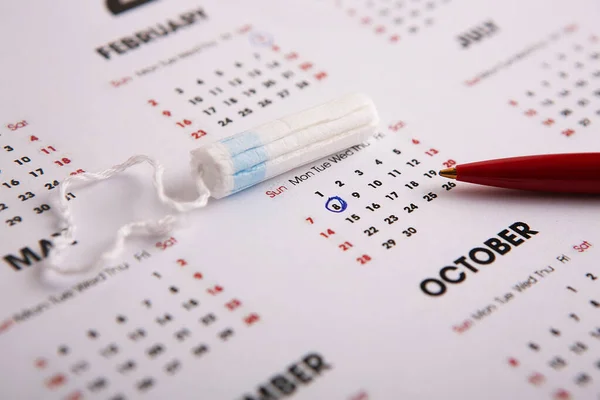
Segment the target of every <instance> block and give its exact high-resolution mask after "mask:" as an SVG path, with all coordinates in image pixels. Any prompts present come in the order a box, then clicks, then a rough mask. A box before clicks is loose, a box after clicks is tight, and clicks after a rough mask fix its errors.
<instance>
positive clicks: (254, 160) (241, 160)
mask: <svg viewBox="0 0 600 400" xmlns="http://www.w3.org/2000/svg"><path fill="white" fill-rule="evenodd" d="M267 159H268V155H267V151H266V150H265V147H264V146H260V147H255V148H253V149H250V150H246V151H244V152H243V153H240V154H238V155H236V156H233V158H232V161H233V173H234V174H235V173H237V172H239V171H243V170H245V169H248V168H251V167H253V166H255V165H257V164H260V163H263V162H265V161H267Z"/></svg>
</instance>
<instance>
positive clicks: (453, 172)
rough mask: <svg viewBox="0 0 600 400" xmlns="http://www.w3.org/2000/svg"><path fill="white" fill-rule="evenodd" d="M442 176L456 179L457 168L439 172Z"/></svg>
mask: <svg viewBox="0 0 600 400" xmlns="http://www.w3.org/2000/svg"><path fill="white" fill-rule="evenodd" d="M438 174H439V175H440V176H443V177H444V178H449V179H456V168H446V169H443V170H441V171H440V172H438Z"/></svg>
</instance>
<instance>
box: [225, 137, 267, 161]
mask: <svg viewBox="0 0 600 400" xmlns="http://www.w3.org/2000/svg"><path fill="white" fill-rule="evenodd" d="M221 144H223V146H225V147H226V148H227V150H228V151H229V154H231V157H233V156H235V155H238V154H240V153H243V152H244V151H246V150H248V149H252V148H254V147H260V146H262V144H263V143H262V140H260V136H258V134H257V133H256V132H252V131H247V132H241V133H238V134H236V135H233V136H231V137H228V138H227V139H223V140H221Z"/></svg>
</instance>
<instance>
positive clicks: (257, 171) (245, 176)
mask: <svg viewBox="0 0 600 400" xmlns="http://www.w3.org/2000/svg"><path fill="white" fill-rule="evenodd" d="M266 172H267V167H266V165H265V163H260V164H256V165H254V166H253V167H251V168H248V169H245V170H243V171H239V172H237V173H235V174H234V175H233V189H232V190H231V193H235V192H238V191H240V190H242V189H245V188H247V187H250V186H253V185H256V184H257V183H259V182H262V181H264V180H265V175H266Z"/></svg>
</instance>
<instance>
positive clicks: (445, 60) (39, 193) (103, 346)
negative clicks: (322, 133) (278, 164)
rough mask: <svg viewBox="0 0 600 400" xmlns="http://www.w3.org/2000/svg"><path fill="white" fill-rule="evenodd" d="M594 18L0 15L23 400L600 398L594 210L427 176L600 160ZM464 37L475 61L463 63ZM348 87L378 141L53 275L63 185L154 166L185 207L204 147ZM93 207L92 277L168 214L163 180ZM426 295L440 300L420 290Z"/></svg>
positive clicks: (106, 194)
mask: <svg viewBox="0 0 600 400" xmlns="http://www.w3.org/2000/svg"><path fill="white" fill-rule="evenodd" d="M109 3H111V2H109ZM123 3H125V2H123ZM112 4H117V5H118V4H120V3H119V2H112ZM127 4H128V5H129V6H134V5H135V3H134V2H133V3H132V2H129V3H127ZM599 12H600V8H599V6H598V4H597V3H596V2H592V1H575V2H568V3H567V2H563V3H552V4H550V3H548V2H544V1H533V0H532V1H527V2H521V1H507V2H501V3H500V2H492V1H458V0H452V1H441V0H432V1H412V0H411V1H409V0H405V1H353V2H346V1H313V2H268V1H261V2H252V3H251V4H250V3H249V2H241V1H240V2H222V1H208V0H207V1H204V2H201V3H198V2H192V1H184V0H182V1H178V2H167V1H165V0H155V1H151V2H148V3H147V4H143V5H139V6H137V7H133V8H131V9H129V10H127V11H124V12H122V13H120V14H118V15H113V14H112V13H111V12H109V11H108V8H107V7H106V4H105V2H104V1H101V0H96V1H93V2H77V1H64V2H62V3H61V4H58V3H56V2H46V3H43V2H33V1H20V2H18V3H16V2H12V3H5V4H2V5H1V6H0V15H1V20H2V24H0V34H1V35H2V37H3V41H2V43H3V46H2V47H3V51H2V54H3V57H2V63H1V67H0V68H1V71H2V74H0V87H1V88H2V90H1V93H0V110H1V114H0V118H1V121H0V125H1V128H0V133H1V136H0V145H1V147H2V148H1V149H0V155H1V157H2V158H1V159H0V203H2V204H3V205H4V206H3V207H1V208H2V209H1V210H0V214H1V216H2V219H1V220H2V223H3V224H2V227H0V230H1V232H2V240H1V241H0V250H1V254H0V255H1V257H0V281H1V282H2V294H1V296H2V301H1V302H0V318H1V319H0V321H1V322H0V350H1V353H2V355H3V361H2V362H1V363H0V373H1V374H2V375H1V376H2V377H3V379H2V385H1V386H0V393H1V394H2V398H7V399H17V398H18V399H21V398H23V399H36V398H52V399H54V398H56V399H77V398H108V399H117V398H128V399H132V398H150V399H161V398H167V397H171V398H190V399H279V398H284V397H286V396H287V397H292V398H294V399H347V400H358V399H361V400H365V399H432V398H457V399H458V398H461V399H482V398H486V399H507V398H514V399H517V398H518V399H532V398H540V399H571V398H573V399H575V398H581V399H592V398H597V397H598V396H600V364H599V363H600V358H599V354H600V351H599V349H600V331H599V329H600V325H599V323H600V290H599V289H600V283H598V282H600V279H598V278H597V277H600V270H599V267H598V261H597V260H598V255H597V254H596V253H597V251H598V248H599V247H600V236H599V233H598V232H599V228H600V218H599V217H598V215H599V203H598V199H596V198H594V197H569V196H558V195H556V196H550V195H537V194H529V193H522V192H513V191H504V190H499V189H490V188H480V187H473V186H469V185H467V184H461V183H458V184H456V186H451V185H450V183H449V182H447V181H446V180H445V179H443V178H440V177H438V176H436V175H435V174H433V173H431V172H430V171H434V172H436V171H438V170H439V169H441V168H444V167H446V166H451V165H453V163H455V162H456V163H459V162H469V161H476V160H482V159H486V158H496V157H504V156H517V155H526V154H541V153H556V152H579V151H600V136H599V135H598V126H599V124H600V93H598V91H599V90H600V56H598V54H600V36H598V35H600V31H598V28H597V19H598V15H599ZM182 14H183V15H184V17H183V19H182V17H180V16H181V15H182ZM168 21H174V22H175V23H176V24H177V26H173V25H171V28H170V30H171V32H170V33H168V34H167V35H166V36H161V37H158V32H159V31H160V30H161V29H163V28H165V27H168V23H169V22H168ZM186 21H187V22H188V23H189V22H193V23H190V24H189V25H188V26H185V27H183V25H184V24H185V23H186ZM159 24H160V26H157V25H159ZM151 28H152V29H154V31H153V33H151V32H150V31H149V29H151ZM173 28H178V29H176V31H175V32H173ZM473 30H475V33H474V32H473ZM138 32H141V33H140V34H139V36H136V33H138ZM468 33H469V34H470V35H471V37H476V38H478V39H479V40H477V41H473V42H472V43H471V42H469V44H468V45H466V47H464V46H465V43H467V39H464V38H462V39H461V37H462V36H466V35H467V34H468ZM150 37H152V40H150V39H149V38H150ZM124 38H125V39H124ZM142 39H144V40H147V43H144V42H143V40H142ZM111 43H112V47H111ZM128 46H129V47H128ZM136 46H137V47H136ZM130 47H132V48H130ZM97 49H100V50H97ZM119 52H121V54H119ZM101 53H105V54H107V55H108V57H109V58H108V59H106V58H105V57H104V56H103V55H102V54H101ZM199 82H200V83H199ZM565 90H566V91H568V93H567V92H565ZM353 91H360V92H364V93H367V94H369V95H370V96H372V98H373V99H374V101H375V103H376V104H377V106H378V110H379V114H380V117H381V120H382V124H381V126H380V130H379V132H380V133H379V134H378V135H377V137H376V138H375V139H373V140H372V141H371V142H370V144H369V145H364V146H357V147H354V148H350V149H349V150H347V151H345V152H341V153H339V154H336V155H333V156H331V157H328V158H326V159H323V160H321V161H318V162H315V163H313V164H310V165H307V166H304V167H301V168H298V169H297V170H294V171H292V172H289V173H286V174H284V175H281V176H279V177H277V178H274V179H272V180H269V181H266V182H264V183H262V184H260V185H257V186H256V187H253V188H251V189H248V190H245V191H243V192H241V193H238V194H236V195H234V196H231V197H230V198H225V199H221V200H218V201H212V202H210V203H209V206H208V207H207V208H205V209H202V210H198V211H197V212H193V213H190V214H188V215H187V216H186V217H185V218H184V220H185V221H184V223H183V226H181V227H180V228H179V229H177V230H176V231H174V232H173V234H172V235H170V236H168V237H157V238H154V239H151V240H141V239H140V240H134V241H132V242H130V243H129V244H128V247H127V250H126V252H125V254H123V257H122V259H120V260H116V261H115V262H114V263H113V264H111V265H107V266H106V268H105V269H103V270H98V271H94V272H93V273H90V274H89V275H86V276H82V277H79V278H78V279H75V280H71V281H65V282H64V283H62V284H54V285H49V284H48V283H46V282H44V281H43V280H41V279H40V275H41V270H42V269H43V267H44V262H43V258H44V257H45V255H46V254H47V251H48V250H49V249H50V247H51V240H52V234H53V233H55V232H56V231H57V229H58V227H57V226H56V220H55V217H54V215H53V210H52V207H53V205H54V204H55V203H54V202H53V196H55V192H57V190H55V187H56V185H57V184H60V181H61V180H63V179H64V178H65V177H66V176H68V175H69V174H70V173H77V172H78V171H97V170H101V169H104V168H107V167H110V166H112V165H114V164H116V163H119V162H122V161H123V160H125V159H126V158H127V157H129V156H130V155H132V154H148V155H150V156H153V157H156V158H157V159H159V160H161V161H162V162H163V163H164V164H165V165H166V167H167V172H166V177H167V186H168V188H169V191H170V193H171V194H172V195H174V196H177V197H180V198H184V199H192V198H193V197H194V195H195V193H194V184H193V182H192V179H191V175H190V169H189V151H191V150H192V149H194V148H196V147H198V146H200V145H201V144H204V143H210V142H213V141H216V140H219V139H222V138H224V137H227V136H230V135H232V134H234V133H235V132H240V131H243V130H245V129H249V128H251V127H253V126H257V125H259V124H262V123H265V122H268V121H269V120H272V119H275V118H277V117H281V116H283V115H288V114H290V113H293V112H297V111H299V110H302V109H305V108H308V107H311V106H313V105H315V104H320V103H322V102H324V101H327V100H329V99H333V98H335V97H338V96H340V95H342V94H345V93H349V92H353ZM248 110H250V112H248ZM565 110H568V111H566V112H565ZM569 111H570V112H569ZM565 114H566V115H565ZM394 149H395V150H396V151H394ZM397 153H400V154H397ZM415 160H416V161H415ZM55 181H56V182H55ZM448 189H449V190H448ZM72 195H73V196H72V197H73V198H72V202H73V203H72V204H73V208H74V212H75V218H76V221H77V224H78V226H79V230H78V232H77V234H78V243H77V245H75V246H73V253H72V260H73V262H79V263H88V262H91V261H93V260H94V257H95V255H97V254H98V253H99V252H100V251H102V249H103V248H104V247H106V245H107V244H108V243H109V242H110V240H111V238H112V235H113V233H114V231H115V229H117V228H118V227H119V226H120V225H122V224H123V223H125V222H128V221H131V220H137V219H141V218H150V217H159V216H161V215H163V213H164V212H165V210H164V209H162V208H161V207H160V206H159V205H158V202H157V201H156V200H155V198H154V193H153V188H152V185H151V173H150V170H149V169H145V168H144V167H140V168H136V169H134V170H132V172H131V173H126V174H123V175H122V176H120V177H118V178H116V179H114V180H111V181H109V182H105V183H102V184H100V185H97V186H93V187H87V188H77V189H75V190H74V191H73V192H72ZM515 223H522V224H517V225H513V224H515ZM523 224H526V225H527V226H528V227H529V230H530V231H536V232H537V233H536V234H532V233H531V232H529V233H527V230H528V229H527V228H524V225H523ZM511 225H513V228H514V229H511V228H510V226H511ZM504 230H506V231H504ZM500 232H503V233H501V235H500V236H498V234H499V233H500ZM519 232H521V234H522V235H521V234H519ZM525 236H529V238H525ZM503 237H504V238H503ZM506 237H509V238H510V240H513V241H515V242H519V240H522V241H523V242H519V245H518V246H515V245H511V249H510V251H509V252H506V253H505V254H504V255H500V254H499V252H498V251H492V250H490V249H491V248H490V247H489V246H486V245H485V244H484V242H486V241H488V239H490V238H496V239H498V240H500V241H501V242H502V243H508V241H507V240H508V239H506ZM491 243H492V244H493V243H495V242H491ZM477 248H483V249H486V251H487V252H486V251H481V250H477ZM472 249H475V250H474V251H475V253H473V254H474V257H476V258H478V259H479V260H480V261H481V260H483V261H486V260H487V258H489V257H490V256H489V254H492V256H493V257H494V261H493V262H491V263H489V264H487V265H484V264H479V263H477V262H475V261H473V260H472V259H471V258H470V257H469V252H471V250H472ZM500 249H503V247H501V248H500ZM499 251H500V252H502V251H504V250H499ZM462 256H464V257H466V258H465V260H466V262H468V263H469V264H468V265H470V266H471V267H470V268H469V267H466V266H465V265H464V264H462V265H461V264H460V262H459V263H458V265H457V263H455V260H460V257H462ZM486 257H487V258H486ZM486 262H487V261H486ZM448 266H449V267H457V268H458V269H457V270H455V269H446V270H444V271H446V272H444V273H443V274H445V275H444V276H445V277H446V278H448V281H444V280H443V279H442V278H441V277H440V271H441V270H442V269H443V268H444V267H448ZM474 270H477V272H474ZM460 272H464V274H465V275H464V280H463V281H461V282H460V283H451V282H449V281H451V280H460V277H461V276H462V275H460ZM430 278H431V279H437V280H438V281H440V282H442V283H444V285H445V287H446V292H445V293H444V294H443V295H439V296H431V295H427V294H426V293H424V292H423V291H422V290H421V288H420V285H421V283H422V282H423V281H424V280H426V279H430ZM432 285H433V284H432ZM428 287H429V288H431V290H435V288H434V286H428ZM440 290H441V289H440ZM203 346H204V347H203ZM119 396H120V397H119Z"/></svg>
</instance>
